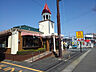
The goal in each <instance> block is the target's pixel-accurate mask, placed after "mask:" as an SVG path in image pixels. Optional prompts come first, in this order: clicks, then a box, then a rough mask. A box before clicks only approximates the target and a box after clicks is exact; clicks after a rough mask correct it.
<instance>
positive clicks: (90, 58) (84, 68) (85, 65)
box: [72, 48, 96, 72]
mask: <svg viewBox="0 0 96 72" xmlns="http://www.w3.org/2000/svg"><path fill="white" fill-rule="evenodd" d="M72 72H96V48H93V49H92V51H91V52H90V53H88V54H87V56H86V57H85V58H84V59H83V60H82V61H81V62H80V63H79V64H78V66H77V67H76V68H75V69H74V70H73V71H72Z"/></svg>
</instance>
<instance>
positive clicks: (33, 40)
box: [23, 36, 41, 48]
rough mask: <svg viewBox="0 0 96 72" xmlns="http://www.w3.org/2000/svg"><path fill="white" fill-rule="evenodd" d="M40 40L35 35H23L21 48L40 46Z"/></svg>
mask: <svg viewBox="0 0 96 72" xmlns="http://www.w3.org/2000/svg"><path fill="white" fill-rule="evenodd" d="M40 46H41V41H40V39H39V38H38V37H36V36H23V48H34V47H40Z"/></svg>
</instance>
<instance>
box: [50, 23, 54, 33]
mask: <svg viewBox="0 0 96 72" xmlns="http://www.w3.org/2000/svg"><path fill="white" fill-rule="evenodd" d="M49 25H50V28H49V29H50V34H52V33H54V23H52V22H50V21H49Z"/></svg>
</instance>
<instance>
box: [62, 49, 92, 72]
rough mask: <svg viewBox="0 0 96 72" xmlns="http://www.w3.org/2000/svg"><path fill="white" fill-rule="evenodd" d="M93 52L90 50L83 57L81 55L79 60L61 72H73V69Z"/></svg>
mask: <svg viewBox="0 0 96 72" xmlns="http://www.w3.org/2000/svg"><path fill="white" fill-rule="evenodd" d="M90 51H91V49H90V50H88V51H87V52H85V53H84V54H83V55H81V56H80V57H79V58H77V59H76V60H75V61H73V62H72V63H71V64H70V65H68V66H67V67H66V68H65V69H63V70H62V71H61V72H72V71H73V69H74V68H75V67H76V66H77V65H78V64H79V63H80V62H81V61H82V60H83V59H84V58H85V56H86V55H87V54H88V53H89V52H90Z"/></svg>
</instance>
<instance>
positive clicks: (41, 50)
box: [17, 48, 46, 55]
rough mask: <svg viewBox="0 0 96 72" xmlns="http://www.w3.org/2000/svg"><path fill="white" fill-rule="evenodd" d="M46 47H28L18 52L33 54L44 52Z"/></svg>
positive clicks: (20, 53) (19, 53)
mask: <svg viewBox="0 0 96 72" xmlns="http://www.w3.org/2000/svg"><path fill="white" fill-rule="evenodd" d="M45 50H46V49H45V48H38V49H28V50H24V49H23V50H21V51H18V52H17V54H18V55H26V54H32V53H34V52H44V51H45Z"/></svg>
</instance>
